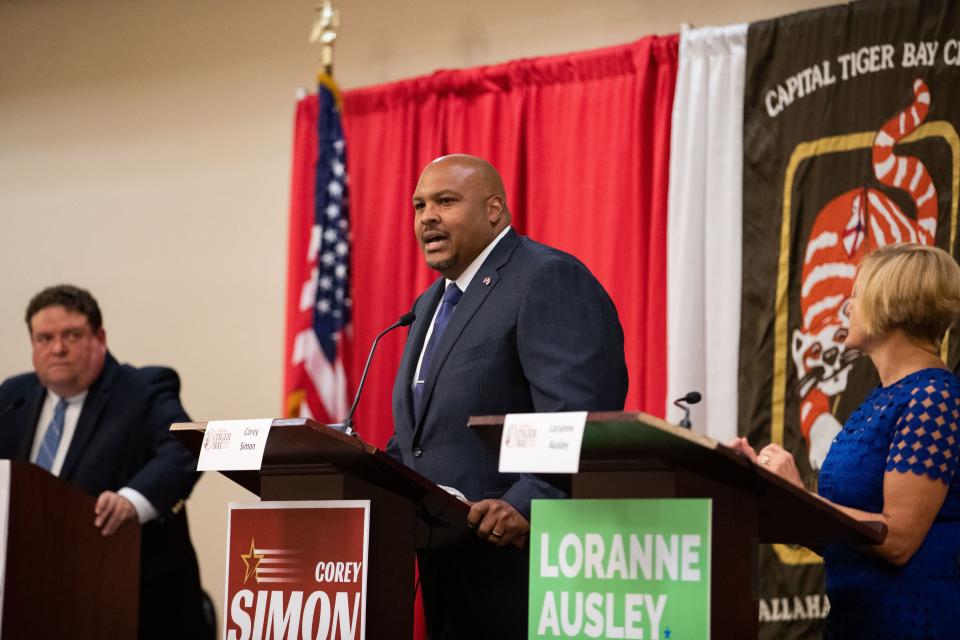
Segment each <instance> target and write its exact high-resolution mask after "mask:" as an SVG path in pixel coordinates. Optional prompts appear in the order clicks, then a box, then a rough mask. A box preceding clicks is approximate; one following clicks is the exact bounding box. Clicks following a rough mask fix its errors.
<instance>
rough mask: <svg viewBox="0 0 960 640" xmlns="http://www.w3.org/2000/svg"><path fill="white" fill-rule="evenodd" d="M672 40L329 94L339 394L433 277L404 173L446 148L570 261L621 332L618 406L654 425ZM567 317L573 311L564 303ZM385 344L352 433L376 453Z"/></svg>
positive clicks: (387, 420)
mask: <svg viewBox="0 0 960 640" xmlns="http://www.w3.org/2000/svg"><path fill="white" fill-rule="evenodd" d="M677 46H678V37H677V36H666V37H648V38H644V39H643V40H640V41H638V42H635V43H633V44H629V45H625V46H618V47H611V48H606V49H599V50H596V51H588V52H583V53H577V54H573V55H566V56H552V57H545V58H536V59H530V60H520V61H516V62H510V63H506V64H502V65H497V66H490V67H481V68H476V69H468V70H464V71H441V72H438V73H435V74H433V75H431V76H426V77H422V78H416V79H412V80H407V81H403V82H396V83H391V84H387V85H382V86H377V87H372V88H366V89H358V90H354V91H349V92H346V93H345V94H344V111H343V117H344V127H345V129H346V138H347V161H348V171H349V175H350V184H351V207H350V210H351V214H350V215H351V225H352V228H353V243H352V274H351V277H352V278H353V304H354V307H353V309H354V314H353V319H354V320H353V325H354V336H353V339H352V344H353V351H354V357H353V358H352V359H351V360H352V363H353V365H352V368H351V369H350V370H349V373H348V377H349V380H350V384H351V385H353V386H355V385H356V384H357V381H358V380H359V378H360V373H361V371H362V367H363V363H364V360H365V357H364V356H365V352H366V350H367V349H368V348H369V345H370V343H371V341H372V339H373V337H374V336H375V335H376V334H377V332H379V331H380V330H381V329H382V328H383V327H386V326H387V325H388V324H390V323H391V322H393V321H394V320H396V318H397V317H399V316H400V315H401V314H403V313H405V312H406V311H408V310H409V309H410V308H411V306H412V304H413V301H414V299H415V298H416V296H417V295H418V294H419V293H420V292H421V291H423V290H424V289H425V288H426V287H427V285H429V283H430V282H432V281H433V279H434V278H436V277H437V274H435V273H434V272H432V271H430V270H429V269H428V268H427V267H426V265H425V264H424V262H423V259H422V257H421V255H420V252H419V250H418V248H417V245H416V242H415V240H414V236H413V208H412V206H411V204H410V197H411V195H412V193H413V189H414V187H415V186H416V183H417V178H418V176H419V173H420V170H421V169H422V168H423V167H424V165H426V164H427V163H428V162H429V161H430V160H432V159H433V158H435V157H437V156H439V155H443V154H447V153H470V154H474V155H478V156H481V157H484V158H486V159H488V160H489V161H490V162H492V163H493V165H494V166H496V167H497V168H498V169H499V170H500V172H501V174H502V175H503V179H504V184H505V186H506V189H507V200H508V203H509V206H510V209H511V211H512V212H513V224H514V227H515V228H516V229H517V231H518V232H519V233H521V234H524V235H529V236H530V237H531V238H533V239H534V240H538V241H541V242H545V243H547V244H550V245H553V246H555V247H557V248H560V249H563V250H565V251H568V252H570V253H572V254H574V255H576V256H577V257H578V258H580V259H581V260H582V261H583V262H584V263H586V265H587V266H588V267H589V268H590V269H591V271H592V272H593V273H594V274H595V275H596V276H597V277H598V278H599V279H600V281H601V282H602V283H603V285H604V286H605V287H606V289H607V291H608V292H609V293H610V295H611V296H612V297H613V299H614V302H615V303H616V305H617V309H618V310H619V312H620V320H621V322H622V323H623V328H624V332H625V334H626V352H627V364H628V366H629V369H630V391H629V394H628V396H627V408H628V409H640V410H644V411H648V412H651V413H653V414H656V415H660V416H662V415H663V413H664V395H665V390H666V321H665V313H666V294H665V291H664V288H665V283H666V215H667V178H668V167H669V152H670V120H671V110H672V106H673V95H674V86H675V81H676V75H677ZM571 312H572V313H575V312H576V310H575V309H572V310H571ZM403 331H404V330H400V331H398V332H397V333H398V334H400V335H392V336H388V337H387V338H385V339H384V341H383V343H382V344H381V346H380V350H379V353H378V355H377V358H376V360H375V361H374V363H373V366H372V369H371V372H370V376H369V379H368V380H367V388H366V391H365V394H364V400H363V402H362V404H361V407H360V409H359V411H358V412H357V415H358V419H357V421H356V424H357V427H358V429H359V431H360V433H361V434H362V436H363V437H364V439H366V440H368V441H370V442H373V443H375V444H379V445H382V444H384V443H385V442H386V441H387V439H388V438H389V436H390V434H391V432H392V429H393V420H392V417H391V407H390V403H391V391H392V385H393V377H394V374H395V373H396V369H397V366H398V363H399V362H400V356H401V352H402V349H403V338H404V336H403V335H402V332H403Z"/></svg>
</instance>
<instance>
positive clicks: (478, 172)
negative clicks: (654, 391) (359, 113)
mask: <svg viewBox="0 0 960 640" xmlns="http://www.w3.org/2000/svg"><path fill="white" fill-rule="evenodd" d="M413 208H414V232H415V234H416V238H417V241H418V242H419V243H420V248H421V249H422V251H423V255H424V258H425V259H426V262H427V265H428V266H429V267H430V268H431V269H434V270H436V271H438V272H439V273H440V274H441V275H442V276H443V277H441V278H439V279H437V281H436V282H434V283H433V285H432V286H431V287H430V288H429V289H427V290H426V291H425V292H424V293H423V294H422V295H421V296H420V297H419V298H418V299H417V301H416V303H415V304H414V307H413V311H414V312H415V313H416V316H417V319H416V321H415V322H414V323H413V325H412V326H411V328H410V332H409V334H408V336H407V342H406V346H405V348H404V352H403V358H402V360H401V362H400V369H399V371H398V373H397V378H396V382H395V385H394V389H393V414H394V435H393V437H392V438H391V440H390V443H389V445H388V447H387V451H388V452H389V453H390V454H391V455H393V456H394V457H396V458H398V459H400V460H402V461H403V463H404V464H406V465H407V466H409V467H411V468H413V469H415V470H416V471H418V472H419V473H421V474H423V475H424V476H426V477H428V478H430V479H431V480H433V481H434V482H436V483H438V484H441V485H445V486H448V487H453V488H455V489H457V490H459V491H460V492H462V493H463V494H464V495H465V496H466V498H467V499H468V500H469V501H470V502H471V504H472V506H471V509H470V513H469V515H468V518H467V520H468V523H469V524H470V525H471V526H472V527H474V528H475V529H476V533H477V537H476V539H474V540H472V541H470V542H468V543H466V544H464V545H462V546H460V547H456V548H452V549H432V550H429V552H425V553H421V554H420V557H419V562H420V572H421V575H422V585H423V599H424V609H425V614H426V618H427V620H426V621H427V627H428V630H429V633H430V638H431V640H439V639H444V638H458V639H463V638H525V637H526V624H527V622H526V616H527V577H528V553H527V551H526V542H527V535H528V532H529V530H530V501H531V500H532V499H535V498H564V497H566V496H567V493H566V491H567V488H568V486H569V478H567V477H538V476H533V475H526V474H506V473H499V472H498V470H497V468H498V452H497V450H496V448H494V447H491V446H490V444H489V443H486V442H484V441H483V440H482V439H481V438H480V437H479V436H478V435H477V434H476V433H473V432H472V430H470V429H468V428H467V419H468V417H469V416H471V415H491V414H505V413H530V412H542V411H603V410H620V409H622V408H623V403H624V399H625V398H626V393H627V368H626V363H625V361H624V355H623V330H622V328H621V326H620V321H619V319H618V318H617V311H616V308H615V307H614V305H613V302H612V301H611V300H610V297H609V296H608V295H607V293H606V292H605V291H604V290H603V287H602V286H601V285H600V283H599V282H597V280H596V278H594V277H593V275H592V274H591V273H590V272H589V271H588V270H587V268H586V267H585V266H584V265H583V264H582V263H581V262H580V261H579V260H577V259H576V258H574V257H573V256H571V255H569V254H566V253H563V252H561V251H558V250H556V249H552V248H550V247H547V246H545V245H542V244H539V243H537V242H534V241H532V240H530V239H529V238H525V237H521V236H518V235H517V234H516V232H514V231H513V229H512V228H511V227H510V210H509V209H508V207H507V200H506V194H505V193H504V188H503V183H502V181H501V180H500V175H499V174H498V173H497V171H496V169H494V168H493V166H491V165H490V163H488V162H486V161H485V160H482V159H480V158H476V157H473V156H467V155H450V156H444V157H442V158H438V159H436V160H434V161H433V162H431V163H430V164H429V165H427V167H426V168H425V169H424V170H423V173H422V174H421V176H420V181H419V183H418V184H417V188H416V191H415V192H414V194H413Z"/></svg>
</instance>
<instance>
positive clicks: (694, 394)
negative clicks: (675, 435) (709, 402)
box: [673, 391, 703, 429]
mask: <svg viewBox="0 0 960 640" xmlns="http://www.w3.org/2000/svg"><path fill="white" fill-rule="evenodd" d="M702 399H703V396H702V395H700V392H699V391H690V392H688V393H687V394H686V395H685V396H683V397H681V398H677V399H676V400H674V401H673V405H674V406H675V407H679V408H680V409H683V419H682V420H681V421H680V426H681V427H686V428H687V429H690V428H692V427H693V424H692V423H691V422H690V407H689V406H687V405H690V404H697V403H698V402H700V401H701V400H702Z"/></svg>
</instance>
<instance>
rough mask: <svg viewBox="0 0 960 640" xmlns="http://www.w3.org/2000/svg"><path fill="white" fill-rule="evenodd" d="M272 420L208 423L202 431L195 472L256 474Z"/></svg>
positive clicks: (260, 463) (261, 461)
mask: <svg viewBox="0 0 960 640" xmlns="http://www.w3.org/2000/svg"><path fill="white" fill-rule="evenodd" d="M272 423H273V418H263V419H259V420H211V421H210V422H208V423H207V428H206V429H205V430H204V432H203V443H202V444H201V445H200V456H199V461H198V462H197V471H249V470H252V471H259V470H260V466H261V465H262V464H263V450H264V448H265V447H266V446H267V436H269V435H270V425H271V424H272Z"/></svg>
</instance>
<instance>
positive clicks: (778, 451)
mask: <svg viewBox="0 0 960 640" xmlns="http://www.w3.org/2000/svg"><path fill="white" fill-rule="evenodd" d="M756 463H757V464H759V465H762V466H764V467H766V468H767V469H769V470H770V471H772V472H773V473H775V474H777V475H778V476H780V477H781V478H783V479H784V480H786V481H787V482H790V483H791V484H795V485H797V486H798V487H800V488H801V489H804V488H805V487H804V486H803V480H801V479H800V470H799V469H797V463H796V462H794V460H793V454H792V453H790V452H789V451H787V450H786V449H784V448H783V447H781V446H780V445H778V444H772V443H771V444H768V445H767V446H765V447H764V448H763V449H761V450H760V453H759V454H757V459H756Z"/></svg>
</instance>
